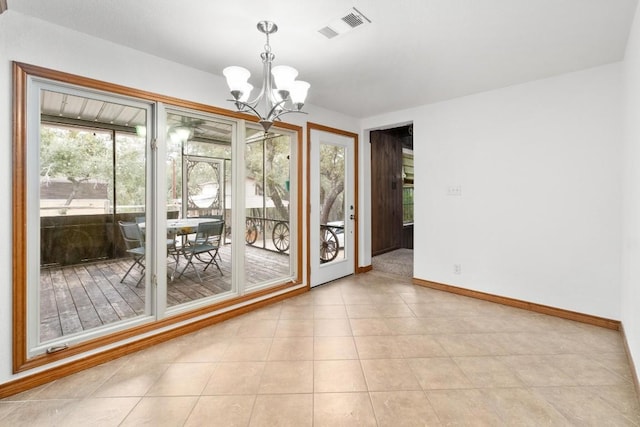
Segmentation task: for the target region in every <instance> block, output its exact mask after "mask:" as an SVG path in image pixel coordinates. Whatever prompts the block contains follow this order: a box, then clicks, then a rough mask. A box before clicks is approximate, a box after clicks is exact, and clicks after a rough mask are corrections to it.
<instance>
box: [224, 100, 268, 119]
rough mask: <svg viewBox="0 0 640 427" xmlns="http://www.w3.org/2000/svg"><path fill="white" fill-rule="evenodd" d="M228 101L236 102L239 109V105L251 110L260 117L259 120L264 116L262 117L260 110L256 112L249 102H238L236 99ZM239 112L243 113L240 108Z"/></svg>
mask: <svg viewBox="0 0 640 427" xmlns="http://www.w3.org/2000/svg"><path fill="white" fill-rule="evenodd" d="M227 101H231V102H235V103H236V107H238V105H241V106H242V107H243V108H248V109H249V110H251V111H252V112H253V114H255V115H256V116H258V118H262V116H261V115H260V113H259V112H258V110H256V109H255V108H254V107H253V106H252V105H251V104H249V103H247V102H242V101H236V100H235V99H227ZM238 110H240V112H243V110H241V109H240V108H238ZM244 111H246V110H244Z"/></svg>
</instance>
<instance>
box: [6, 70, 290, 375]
mask: <svg viewBox="0 0 640 427" xmlns="http://www.w3.org/2000/svg"><path fill="white" fill-rule="evenodd" d="M32 70H34V71H35V74H36V75H29V74H26V73H25V74H24V76H23V77H24V82H23V83H24V84H23V83H22V82H21V83H20V84H19V85H18V86H19V87H18V89H17V93H19V94H21V96H20V97H19V98H20V99H19V100H18V102H17V107H16V108H17V109H18V110H20V109H22V110H24V117H25V119H24V122H23V124H20V125H17V128H18V129H20V131H18V132H17V134H18V137H17V138H16V147H15V150H14V153H15V154H14V163H15V164H16V168H15V170H14V207H15V209H14V217H15V221H14V224H15V226H14V233H13V235H14V247H15V254H14V256H15V259H16V262H15V263H14V265H15V268H14V272H13V274H14V289H15V298H14V313H15V319H16V322H15V324H16V326H15V331H14V347H15V349H16V350H15V351H14V361H15V362H14V369H15V370H16V371H20V370H23V369H26V368H24V367H25V366H29V367H32V366H37V365H38V364H40V365H41V364H45V363H48V362H46V361H47V360H59V359H61V358H64V357H66V356H65V354H66V355H75V354H80V353H82V352H83V351H87V350H91V349H94V348H98V347H100V346H101V345H105V344H109V343H114V342H117V341H118V340H119V339H123V338H130V337H132V336H134V335H135V334H137V333H145V332H149V331H153V330H154V328H158V327H160V326H156V325H169V324H171V322H173V321H174V320H172V319H177V320H175V322H178V321H180V319H182V320H185V319H190V318H192V317H196V316H202V315H206V314H207V313H212V312H215V310H219V307H225V306H228V305H229V301H234V299H236V300H237V301H238V302H239V303H243V302H244V301H248V300H250V298H252V296H251V295H252V294H254V295H256V296H263V295H266V294H268V293H269V292H270V289H273V290H275V289H277V290H280V289H283V288H285V287H289V286H292V285H296V284H299V283H300V281H301V272H300V270H301V259H300V253H299V247H300V235H301V224H299V218H301V215H300V202H299V199H300V184H299V181H300V179H301V176H302V175H301V171H300V164H301V162H300V146H301V145H300V140H299V139H300V135H301V131H300V128H297V127H293V126H290V125H285V126H283V127H282V128H279V127H276V126H274V127H273V128H272V130H271V131H270V132H269V133H265V132H264V131H263V130H262V129H261V128H259V127H256V126H255V125H254V124H248V123H246V122H245V121H243V120H239V119H237V118H230V117H226V116H224V115H221V114H220V111H219V110H215V111H213V110H214V109H209V108H203V107H202V106H197V105H194V108H187V107H185V105H190V104H189V103H187V102H176V104H177V105H180V106H179V107H178V106H173V105H169V104H168V103H167V102H166V101H167V100H168V98H166V97H163V98H162V102H161V101H158V100H155V99H154V97H153V96H152V94H144V93H141V92H133V93H132V94H131V95H129V92H130V90H127V89H126V88H122V87H119V86H115V85H109V84H106V83H100V84H97V83H96V82H95V81H90V80H87V79H83V78H80V77H73V76H68V75H62V74H60V73H57V72H53V71H50V70H45V69H38V68H37V67H33V68H32ZM18 71H19V70H18ZM21 78H22V77H21ZM57 78H60V79H61V80H62V81H58V80H57ZM72 82H80V83H82V84H74V83H72ZM176 101H178V100H176ZM196 107H198V108H196ZM21 123H22V122H21ZM21 218H24V220H22V219H21ZM49 356H50V357H51V359H48V357H49Z"/></svg>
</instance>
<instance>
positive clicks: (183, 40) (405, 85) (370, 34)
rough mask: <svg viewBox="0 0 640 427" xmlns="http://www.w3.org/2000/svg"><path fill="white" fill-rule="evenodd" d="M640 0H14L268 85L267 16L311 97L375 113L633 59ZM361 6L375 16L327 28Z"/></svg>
mask: <svg viewBox="0 0 640 427" xmlns="http://www.w3.org/2000/svg"><path fill="white" fill-rule="evenodd" d="M636 5H637V0H396V1H392V0H351V1H350V2H345V1H344V0H233V1H232V0H226V1H220V0H180V1H175V0H135V1H132V0H109V1H105V0H55V1H51V0H9V3H8V9H9V10H10V11H17V12H20V13H24V14H27V15H31V16H34V17H37V18H40V19H43V20H46V21H50V22H53V23H56V24H59V25H62V26H65V27H69V28H72V29H75V30H77V31H81V32H84V33H87V34H91V35H93V36H96V37H100V38H103V39H106V40H110V41H113V42H115V43H118V44H121V45H125V46H129V47H132V48H135V49H138V50H141V51H144V52H148V53H151V54H154V55H156V56H159V57H163V58H166V59H170V60H173V61H176V62H179V63H182V64H185V65H188V66H191V67H194V68H197V69H200V70H204V71H207V72H210V73H213V74H218V75H221V74H222V69H223V68H224V67H225V66H227V65H241V66H244V67H246V68H249V69H250V70H251V72H252V78H251V82H252V83H253V84H254V86H256V87H258V86H259V85H260V81H259V79H260V77H259V76H260V74H261V63H260V57H259V55H260V52H262V48H263V45H264V35H263V34H261V33H259V32H258V31H257V29H256V23H257V22H258V21H261V20H271V21H274V22H276V23H277V25H278V27H279V28H280V29H279V31H278V32H277V33H276V34H274V35H272V37H271V46H272V49H273V52H274V53H275V55H276V59H275V61H274V63H275V64H276V65H277V64H286V65H291V66H293V67H295V68H297V69H298V70H299V71H300V76H299V78H300V79H302V80H307V81H309V82H310V83H311V90H310V94H309V97H308V99H307V102H309V103H311V104H314V105H317V106H321V107H325V108H328V109H331V110H335V111H339V112H342V113H345V114H348V115H351V116H354V117H369V116H372V115H377V114H381V113H385V112H390V111H395V110H400V109H403V108H408V107H413V106H417V105H422V104H427V103H432V102H437V101H441V100H445V99H451V98H455V97H459V96H463V95H468V94H472V93H477V92H482V91H486V90H491V89H496V88H500V87H505V86H509V85H513V84H517V83H522V82H526V81H530V80H535V79H540V78H545V77H550V76H553V75H557V74H562V73H566V72H570V71H576V70H580V69H584V68H589V67H593V66H598V65H602V64H606V63H610V62H615V61H619V60H622V59H623V56H624V49H625V45H626V41H627V36H628V33H629V28H630V26H631V22H632V19H633V16H634V11H635V8H636ZM351 7H356V8H357V9H358V10H360V11H361V12H362V13H363V14H364V15H365V16H366V17H367V18H369V19H370V20H371V21H372V23H371V24H368V25H362V26H359V27H357V28H356V29H354V30H352V31H351V32H349V33H346V34H344V35H341V36H338V37H335V38H333V39H327V38H325V37H324V36H322V35H320V34H319V33H318V30H319V29H320V28H322V27H324V26H326V25H327V24H329V23H331V22H332V21H334V20H335V19H337V18H340V17H342V16H344V15H345V14H346V13H347V12H348V11H349V9H351Z"/></svg>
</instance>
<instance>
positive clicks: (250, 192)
mask: <svg viewBox="0 0 640 427" xmlns="http://www.w3.org/2000/svg"><path fill="white" fill-rule="evenodd" d="M290 163H291V137H290V136H289V135H280V134H274V133H270V134H267V135H265V134H264V132H263V131H261V130H257V129H250V128H249V129H247V141H246V144H245V165H246V175H245V176H246V179H245V192H246V199H245V207H246V221H245V241H246V243H247V247H246V254H245V269H246V274H245V276H246V282H247V287H248V288H251V287H255V286H258V285H263V284H267V283H272V282H277V281H282V280H284V279H286V278H288V277H290V276H291V258H290V252H291V228H292V225H291V214H290V209H289V203H290V200H291V198H290V177H291V175H290V169H291V167H290Z"/></svg>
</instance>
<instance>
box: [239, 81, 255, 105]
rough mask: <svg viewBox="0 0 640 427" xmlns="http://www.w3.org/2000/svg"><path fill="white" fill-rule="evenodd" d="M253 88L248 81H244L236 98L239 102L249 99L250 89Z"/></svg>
mask: <svg viewBox="0 0 640 427" xmlns="http://www.w3.org/2000/svg"><path fill="white" fill-rule="evenodd" d="M252 90H253V85H252V84H251V83H249V82H245V84H244V86H243V88H242V95H240V97H239V98H238V101H240V102H247V101H248V100H249V96H250V95H251V91H252Z"/></svg>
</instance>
